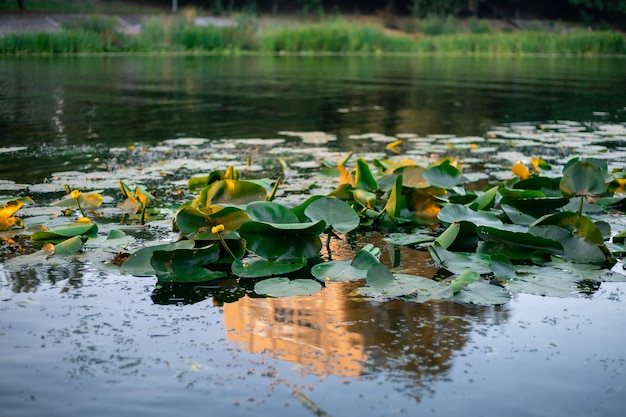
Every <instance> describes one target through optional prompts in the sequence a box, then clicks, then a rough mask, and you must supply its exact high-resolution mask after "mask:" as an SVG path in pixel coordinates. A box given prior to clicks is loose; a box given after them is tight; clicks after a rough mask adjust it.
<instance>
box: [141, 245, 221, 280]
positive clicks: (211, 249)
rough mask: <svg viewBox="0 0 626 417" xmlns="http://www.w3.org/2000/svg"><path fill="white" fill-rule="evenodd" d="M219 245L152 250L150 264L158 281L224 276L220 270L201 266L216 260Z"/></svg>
mask: <svg viewBox="0 0 626 417" xmlns="http://www.w3.org/2000/svg"><path fill="white" fill-rule="evenodd" d="M219 252H220V250H219V247H218V246H217V245H213V244H212V245H209V246H207V247H204V248H197V249H174V250H157V251H154V253H153V254H152V257H151V259H150V265H152V268H153V269H154V272H155V274H156V276H157V278H158V280H159V282H181V283H182V282H204V281H210V280H213V279H216V278H222V277H224V276H226V274H225V273H224V272H221V271H211V270H209V269H206V268H204V267H203V266H205V265H209V264H212V263H214V262H215V261H217V259H218V258H219Z"/></svg>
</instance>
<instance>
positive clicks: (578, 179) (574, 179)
mask: <svg viewBox="0 0 626 417" xmlns="http://www.w3.org/2000/svg"><path fill="white" fill-rule="evenodd" d="M605 164H606V162H605ZM605 173H606V170H605V171H602V170H600V168H598V166H596V165H595V164H594V163H592V162H590V161H586V160H581V161H577V162H574V163H573V164H571V165H569V166H567V167H566V168H565V171H563V177H562V178H561V184H560V188H561V192H562V193H563V194H564V195H566V196H568V197H573V196H600V195H602V194H604V193H606V191H607V189H606V183H605Z"/></svg>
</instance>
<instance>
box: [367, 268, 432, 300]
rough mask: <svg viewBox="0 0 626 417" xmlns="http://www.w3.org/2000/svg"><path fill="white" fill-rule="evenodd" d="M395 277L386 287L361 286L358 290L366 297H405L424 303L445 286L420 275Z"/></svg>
mask: <svg viewBox="0 0 626 417" xmlns="http://www.w3.org/2000/svg"><path fill="white" fill-rule="evenodd" d="M394 277H395V279H394V281H393V282H392V283H391V284H390V285H388V286H386V287H383V288H376V287H360V288H358V289H357V292H358V293H359V294H361V295H363V296H365V297H373V298H396V297H403V298H404V299H406V300H407V301H412V302H415V303H423V302H426V301H428V300H430V299H431V298H430V297H431V295H432V294H433V293H435V292H436V291H438V290H441V289H442V288H443V286H442V285H441V284H440V283H438V282H437V281H434V280H432V279H428V278H425V277H421V276H419V275H406V274H394Z"/></svg>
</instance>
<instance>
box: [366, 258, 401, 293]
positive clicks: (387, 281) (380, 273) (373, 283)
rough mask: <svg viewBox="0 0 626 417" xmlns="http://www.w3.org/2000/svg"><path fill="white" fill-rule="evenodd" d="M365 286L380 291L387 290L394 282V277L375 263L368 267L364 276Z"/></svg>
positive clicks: (381, 265)
mask: <svg viewBox="0 0 626 417" xmlns="http://www.w3.org/2000/svg"><path fill="white" fill-rule="evenodd" d="M365 280H366V282H367V285H369V286H370V287H372V288H375V289H378V290H381V289H383V288H388V287H389V286H391V284H392V283H393V282H394V280H395V277H394V276H393V274H392V273H391V271H390V270H389V268H387V267H386V266H385V265H383V264H380V263H377V264H374V265H372V266H370V267H369V269H368V270H367V274H366V275H365Z"/></svg>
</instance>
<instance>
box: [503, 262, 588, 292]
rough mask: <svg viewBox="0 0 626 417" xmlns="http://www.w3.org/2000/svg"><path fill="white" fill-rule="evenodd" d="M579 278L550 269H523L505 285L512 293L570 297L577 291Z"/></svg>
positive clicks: (562, 271)
mask: <svg viewBox="0 0 626 417" xmlns="http://www.w3.org/2000/svg"><path fill="white" fill-rule="evenodd" d="M580 281H581V278H580V277H579V276H578V275H576V274H571V273H568V271H564V270H561V269H556V268H550V267H545V266H543V267H524V268H521V269H520V270H519V271H517V276H516V278H515V279H512V280H509V281H507V283H506V288H508V289H509V290H510V291H513V292H521V293H525V294H534V295H543V296H548V297H562V298H563V297H572V296H573V295H575V294H576V293H577V292H579V291H578V288H577V285H578V282H580Z"/></svg>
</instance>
